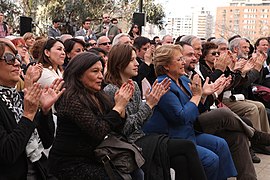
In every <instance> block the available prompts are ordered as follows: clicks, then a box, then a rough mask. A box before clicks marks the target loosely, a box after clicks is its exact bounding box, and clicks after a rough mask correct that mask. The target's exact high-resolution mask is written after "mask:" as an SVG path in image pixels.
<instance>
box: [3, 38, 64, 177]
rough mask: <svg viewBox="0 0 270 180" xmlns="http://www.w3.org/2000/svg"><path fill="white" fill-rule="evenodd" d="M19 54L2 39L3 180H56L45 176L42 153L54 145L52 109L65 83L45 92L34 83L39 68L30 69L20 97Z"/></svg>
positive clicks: (59, 82)
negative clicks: (17, 89)
mask: <svg viewBox="0 0 270 180" xmlns="http://www.w3.org/2000/svg"><path fill="white" fill-rule="evenodd" d="M16 54H17V51H16V49H15V46H14V45H13V44H12V42H11V41H9V40H7V39H4V38H0V74H2V75H1V76H0V169H1V171H0V179H14V180H15V179H31V180H37V179H41V180H45V179H54V178H53V177H52V176H51V177H49V175H48V174H47V173H46V172H47V171H46V166H45V165H44V163H46V160H47V158H46V156H45V155H44V153H43V151H44V149H46V148H48V147H50V145H51V144H52V142H53V138H54V136H53V135H54V123H53V120H52V113H51V106H52V104H53V103H54V102H55V101H56V100H57V99H58V98H59V97H60V95H61V94H62V93H63V91H64V90H62V91H60V93H59V94H56V93H55V90H56V89H60V88H61V85H62V84H63V82H62V81H61V80H57V81H55V82H54V83H53V85H52V86H51V87H50V88H46V89H42V88H41V86H40V84H38V83H34V82H35V81H36V80H37V79H38V77H39V75H37V74H40V73H41V71H40V68H39V67H37V66H30V67H29V69H28V71H27V73H26V76H25V89H24V93H23V95H20V94H19V93H18V92H17V91H16V89H15V86H16V84H17V82H18V81H19V79H20V71H21V68H20V66H21V60H20V58H19V56H18V55H16ZM32 75H34V76H32Z"/></svg>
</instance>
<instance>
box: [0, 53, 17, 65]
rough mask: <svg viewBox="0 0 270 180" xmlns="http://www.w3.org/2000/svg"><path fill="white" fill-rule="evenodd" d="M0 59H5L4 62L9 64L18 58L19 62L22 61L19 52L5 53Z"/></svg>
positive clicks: (12, 63)
mask: <svg viewBox="0 0 270 180" xmlns="http://www.w3.org/2000/svg"><path fill="white" fill-rule="evenodd" d="M1 60H5V62H6V63H7V64H9V65H14V64H15V61H16V60H18V61H19V62H20V64H21V63H22V57H21V56H20V55H19V54H16V55H14V54H11V53H5V54H4V55H3V56H2V57H1Z"/></svg>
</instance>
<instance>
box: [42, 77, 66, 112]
mask: <svg viewBox="0 0 270 180" xmlns="http://www.w3.org/2000/svg"><path fill="white" fill-rule="evenodd" d="M63 84H64V81H63V79H60V78H59V79H55V80H54V81H53V83H52V84H51V85H50V87H45V88H44V89H43V90H42V94H41V96H40V99H39V101H40V105H41V109H42V112H43V113H44V114H47V113H48V112H49V111H50V109H51V107H52V105H53V104H54V103H55V102H56V101H57V100H58V98H59V97H60V96H61V95H62V94H63V93H64V91H65V88H62V86H63Z"/></svg>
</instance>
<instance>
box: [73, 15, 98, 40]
mask: <svg viewBox="0 0 270 180" xmlns="http://www.w3.org/2000/svg"><path fill="white" fill-rule="evenodd" d="M90 25H91V19H89V18H86V19H85V20H84V21H83V23H82V28H81V29H80V30H79V31H76V33H75V37H76V36H83V37H84V40H85V42H88V41H89V40H90V39H94V40H97V37H96V35H95V33H94V32H93V31H92V30H91V28H90Z"/></svg>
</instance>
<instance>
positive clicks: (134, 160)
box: [94, 133, 145, 180]
mask: <svg viewBox="0 0 270 180" xmlns="http://www.w3.org/2000/svg"><path fill="white" fill-rule="evenodd" d="M94 153H95V156H96V157H97V159H98V160H99V161H100V162H102V163H103V165H104V168H105V171H106V173H107V174H108V176H109V178H110V179H111V180H115V179H116V176H115V174H114V170H116V172H117V173H118V174H119V175H120V176H121V177H122V178H123V179H125V180H129V179H130V180H131V179H132V178H131V176H130V173H131V172H133V171H134V170H136V169H139V168H140V167H141V166H142V165H143V164H144V162H145V160H144V158H143V156H142V150H141V148H139V147H138V146H137V145H135V144H134V143H129V142H128V141H127V140H126V138H125V137H123V136H121V135H119V134H116V133H110V134H108V135H107V136H106V137H105V138H104V140H103V141H102V142H101V143H100V144H99V145H98V146H97V147H96V149H95V150H94Z"/></svg>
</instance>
